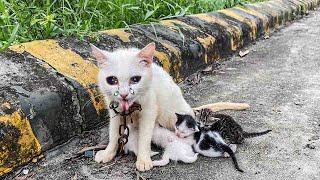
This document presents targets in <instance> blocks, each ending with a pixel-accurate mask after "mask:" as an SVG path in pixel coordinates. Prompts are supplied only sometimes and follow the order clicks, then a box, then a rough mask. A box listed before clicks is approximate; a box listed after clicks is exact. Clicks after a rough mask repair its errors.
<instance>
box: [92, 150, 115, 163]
mask: <svg viewBox="0 0 320 180" xmlns="http://www.w3.org/2000/svg"><path fill="white" fill-rule="evenodd" d="M116 153H117V152H111V151H108V150H107V149H106V150H101V151H98V152H97V154H96V156H95V157H94V160H95V161H96V162H98V163H101V162H102V163H106V162H109V161H111V160H112V159H113V158H114V156H115V155H116Z"/></svg>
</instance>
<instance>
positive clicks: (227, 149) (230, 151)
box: [221, 144, 244, 172]
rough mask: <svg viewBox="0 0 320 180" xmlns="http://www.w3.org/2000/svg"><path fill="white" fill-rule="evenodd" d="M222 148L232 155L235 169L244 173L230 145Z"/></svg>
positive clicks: (224, 145) (223, 145)
mask: <svg viewBox="0 0 320 180" xmlns="http://www.w3.org/2000/svg"><path fill="white" fill-rule="evenodd" d="M221 148H222V150H223V151H225V152H227V153H228V154H229V155H230V157H231V159H232V161H233V164H234V167H235V168H236V169H237V170H238V171H239V172H244V171H243V170H242V169H240V167H239V164H238V161H237V158H236V156H235V154H234V152H233V151H232V149H231V148H230V147H229V146H228V145H226V144H221Z"/></svg>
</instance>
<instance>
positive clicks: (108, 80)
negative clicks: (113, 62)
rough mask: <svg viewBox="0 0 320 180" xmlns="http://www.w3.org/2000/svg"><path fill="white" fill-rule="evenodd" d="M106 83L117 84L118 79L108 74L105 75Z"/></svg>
mask: <svg viewBox="0 0 320 180" xmlns="http://www.w3.org/2000/svg"><path fill="white" fill-rule="evenodd" d="M107 83H108V84H110V85H117V84H118V79H117V78H116V77H115V76H109V77H107Z"/></svg>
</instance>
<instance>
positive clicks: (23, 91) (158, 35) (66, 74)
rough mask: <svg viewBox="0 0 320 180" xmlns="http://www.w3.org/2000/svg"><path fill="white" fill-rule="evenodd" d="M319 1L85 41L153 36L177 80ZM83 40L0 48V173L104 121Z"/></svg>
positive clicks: (267, 5)
mask: <svg viewBox="0 0 320 180" xmlns="http://www.w3.org/2000/svg"><path fill="white" fill-rule="evenodd" d="M319 4H320V0H274V1H267V2H263V3H255V4H251V5H246V6H239V7H235V8H230V9H225V10H219V11H215V12H209V13H205V14H196V15H191V16H186V17H179V18H177V19H173V20H165V21H161V22H160V23H159V24H153V25H135V26H131V27H130V29H115V30H107V31H101V32H99V33H98V35H97V36H98V38H99V41H98V42H92V43H94V44H95V45H97V46H98V47H99V48H101V49H106V50H110V51H112V50H114V49H117V48H118V47H132V46H134V47H139V48H141V47H143V46H144V45H145V44H147V43H149V42H151V41H153V42H156V44H157V49H158V51H157V53H156V61H157V62H158V63H159V64H161V65H162V66H163V67H164V69H165V70H167V71H168V72H169V73H170V74H171V75H172V76H173V77H174V78H175V80H176V81H177V82H181V81H182V80H183V79H184V78H185V77H187V76H188V75H190V74H192V73H194V72H196V71H197V70H199V69H202V68H204V67H205V66H206V65H207V64H210V63H212V62H214V61H215V60H217V59H221V58H224V57H227V56H228V55H230V54H231V53H232V52H235V51H236V50H238V49H239V48H241V47H243V46H245V45H247V44H248V43H250V42H253V41H255V40H256V39H257V38H259V37H262V36H264V35H267V34H269V32H270V31H271V30H273V29H276V28H279V27H281V26H282V25H284V24H285V23H286V22H288V21H291V20H293V19H295V18H297V17H300V16H303V15H305V14H306V13H307V12H308V10H313V9H314V8H315V7H317V6H318V5H319ZM89 42H91V40H79V39H76V38H61V39H58V40H39V41H33V42H29V43H23V44H20V45H15V46H11V47H10V50H8V51H6V52H5V53H2V54H0V59H1V61H0V75H1V76H0V81H1V85H0V94H1V95H0V114H1V116H0V145H1V147H2V149H1V151H0V160H1V161H0V176H1V175H3V174H4V173H7V172H10V171H11V170H12V168H14V167H17V166H20V165H22V164H24V163H27V162H30V161H31V160H32V159H33V158H34V157H39V156H40V157H41V152H43V151H46V150H48V149H50V148H52V147H54V146H56V145H57V144H61V143H63V142H66V141H67V140H68V139H70V138H71V137H73V136H75V135H77V134H80V133H81V132H83V131H85V130H91V129H93V128H94V127H96V126H97V125H99V124H101V123H103V122H105V119H106V116H107V113H106V109H105V105H104V103H103V100H102V98H101V97H98V96H99V92H98V90H97V87H96V81H97V80H96V74H97V71H98V68H97V66H96V65H95V64H94V63H93V62H92V60H93V56H92V54H91V51H90V50H89V44H88V43H89ZM33 161H36V159H33Z"/></svg>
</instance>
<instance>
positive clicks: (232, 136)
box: [195, 109, 271, 144]
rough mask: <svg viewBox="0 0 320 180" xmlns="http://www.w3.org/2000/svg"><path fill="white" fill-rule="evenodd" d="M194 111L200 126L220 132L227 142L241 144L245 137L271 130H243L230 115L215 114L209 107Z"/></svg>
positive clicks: (259, 134)
mask: <svg viewBox="0 0 320 180" xmlns="http://www.w3.org/2000/svg"><path fill="white" fill-rule="evenodd" d="M195 113H196V119H197V121H198V122H199V123H200V124H201V126H206V127H207V128H209V129H210V130H212V131H217V132H218V133H220V134H221V136H222V138H223V139H224V140H225V142H226V143H227V144H241V143H243V141H244V139H246V138H252V137H256V136H261V135H264V134H267V133H268V132H270V131H271V130H266V131H262V132H245V131H244V130H243V129H242V127H241V126H240V125H239V124H238V123H237V122H236V121H235V120H234V119H233V118H232V117H231V116H229V115H225V114H216V113H215V112H213V111H212V110H210V109H201V110H197V111H196V112H195ZM209 123H210V124H209Z"/></svg>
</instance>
